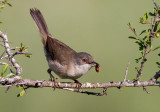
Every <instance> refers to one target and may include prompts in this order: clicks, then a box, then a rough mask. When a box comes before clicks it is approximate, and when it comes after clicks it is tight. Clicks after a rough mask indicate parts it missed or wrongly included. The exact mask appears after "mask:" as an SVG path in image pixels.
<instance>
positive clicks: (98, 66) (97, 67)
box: [92, 61, 100, 72]
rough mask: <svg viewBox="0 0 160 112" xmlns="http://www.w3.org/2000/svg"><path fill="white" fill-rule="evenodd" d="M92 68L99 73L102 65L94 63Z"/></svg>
mask: <svg viewBox="0 0 160 112" xmlns="http://www.w3.org/2000/svg"><path fill="white" fill-rule="evenodd" d="M92 67H95V70H96V72H99V68H100V65H99V64H98V63H97V62H95V61H93V62H92Z"/></svg>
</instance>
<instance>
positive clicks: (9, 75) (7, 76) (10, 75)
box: [5, 73, 15, 78]
mask: <svg viewBox="0 0 160 112" xmlns="http://www.w3.org/2000/svg"><path fill="white" fill-rule="evenodd" d="M14 75H15V74H13V73H10V74H8V75H6V76H5V78H9V77H12V76H14Z"/></svg>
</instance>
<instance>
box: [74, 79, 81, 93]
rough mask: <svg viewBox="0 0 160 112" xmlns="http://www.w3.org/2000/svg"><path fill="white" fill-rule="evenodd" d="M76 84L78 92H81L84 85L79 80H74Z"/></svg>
mask: <svg viewBox="0 0 160 112" xmlns="http://www.w3.org/2000/svg"><path fill="white" fill-rule="evenodd" d="M74 82H75V83H76V87H77V89H78V91H79V90H80V88H81V86H82V84H81V83H80V82H79V81H78V80H76V79H75V80H74Z"/></svg>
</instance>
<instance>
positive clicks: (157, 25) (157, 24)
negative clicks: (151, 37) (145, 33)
mask: <svg viewBox="0 0 160 112" xmlns="http://www.w3.org/2000/svg"><path fill="white" fill-rule="evenodd" d="M158 27H159V22H157V23H156V24H155V26H154V32H157V31H158Z"/></svg>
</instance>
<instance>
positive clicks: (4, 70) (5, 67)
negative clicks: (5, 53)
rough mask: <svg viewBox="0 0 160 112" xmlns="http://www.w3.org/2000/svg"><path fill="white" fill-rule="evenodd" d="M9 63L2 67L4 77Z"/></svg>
mask: <svg viewBox="0 0 160 112" xmlns="http://www.w3.org/2000/svg"><path fill="white" fill-rule="evenodd" d="M8 67H9V65H8V64H5V65H4V67H3V69H2V72H1V76H2V77H4V74H5V73H6V71H7V69H8Z"/></svg>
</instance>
